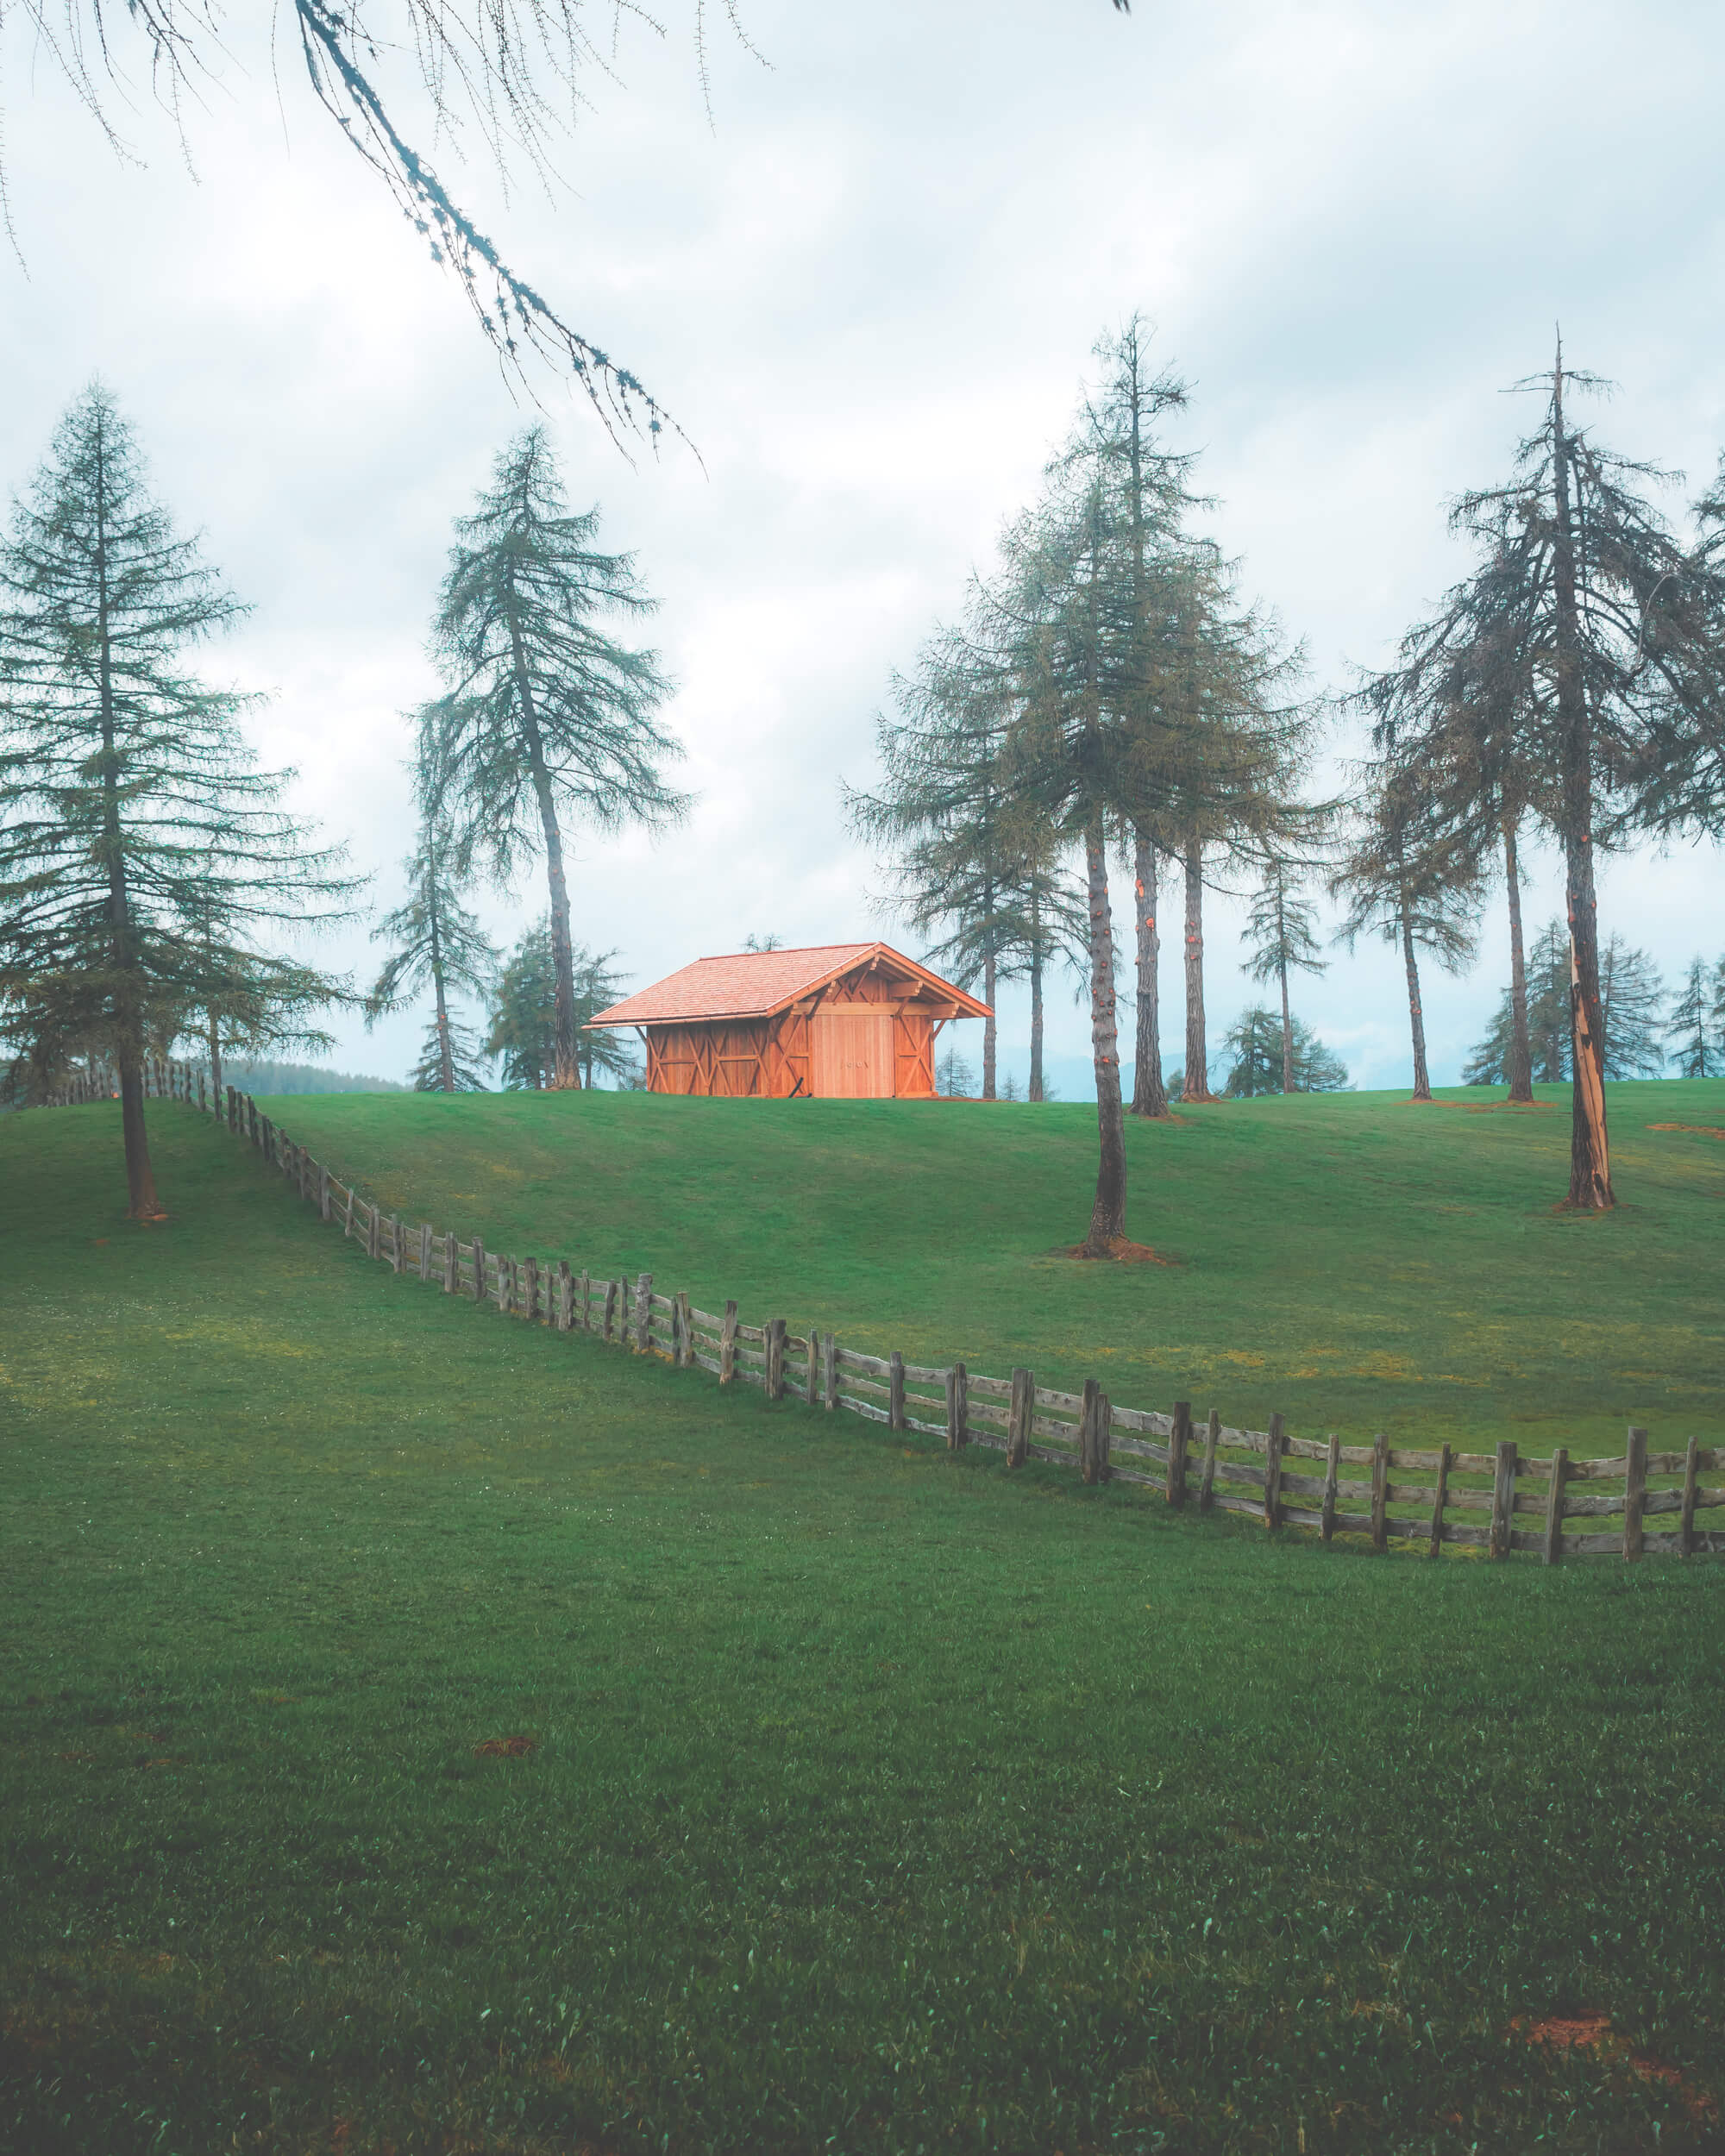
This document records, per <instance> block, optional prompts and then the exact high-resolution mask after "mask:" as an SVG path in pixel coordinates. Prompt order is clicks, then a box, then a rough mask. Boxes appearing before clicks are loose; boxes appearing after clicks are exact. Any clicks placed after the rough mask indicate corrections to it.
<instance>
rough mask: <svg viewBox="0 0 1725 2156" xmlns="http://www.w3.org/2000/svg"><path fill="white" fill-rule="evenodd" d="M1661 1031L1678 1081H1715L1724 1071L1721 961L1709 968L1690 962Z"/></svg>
mask: <svg viewBox="0 0 1725 2156" xmlns="http://www.w3.org/2000/svg"><path fill="white" fill-rule="evenodd" d="M1665 1039H1666V1042H1667V1044H1669V1049H1670V1053H1671V1054H1672V1056H1673V1057H1674V1058H1675V1060H1676V1062H1677V1067H1678V1076H1679V1077H1680V1078H1716V1077H1718V1076H1719V1075H1720V1074H1721V1072H1722V1071H1725V958H1722V959H1720V960H1719V961H1718V962H1717V963H1716V965H1713V966H1709V964H1708V963H1707V962H1706V960H1705V959H1703V958H1700V957H1696V958H1692V959H1691V961H1690V962H1689V968H1688V970H1687V972H1685V974H1684V977H1683V985H1682V987H1680V988H1679V989H1678V993H1677V1000H1676V1002H1675V1003H1674V1004H1673V1005H1672V1008H1671V1012H1670V1013H1669V1015H1668V1016H1667V1018H1666V1019H1665Z"/></svg>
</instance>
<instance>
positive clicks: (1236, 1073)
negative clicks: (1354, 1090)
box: [1222, 1006, 1348, 1100]
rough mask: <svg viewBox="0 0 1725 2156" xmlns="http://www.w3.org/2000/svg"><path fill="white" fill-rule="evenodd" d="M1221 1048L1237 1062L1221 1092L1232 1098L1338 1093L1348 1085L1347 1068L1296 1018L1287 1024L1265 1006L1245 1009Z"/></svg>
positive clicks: (1282, 1018)
mask: <svg viewBox="0 0 1725 2156" xmlns="http://www.w3.org/2000/svg"><path fill="white" fill-rule="evenodd" d="M1289 1031H1292V1034H1293V1055H1292V1057H1291V1059H1290V1058H1289V1053H1288V1037H1289ZM1222 1046H1223V1048H1224V1049H1225V1050H1226V1052H1227V1054H1228V1055H1229V1056H1232V1057H1233V1062H1232V1063H1231V1065H1230V1067H1229V1070H1228V1075H1227V1079H1226V1083H1225V1086H1224V1088H1223V1089H1224V1091H1225V1092H1226V1095H1227V1097H1228V1099H1229V1100H1251V1099H1253V1098H1255V1097H1256V1096H1257V1095H1258V1094H1288V1093H1340V1092H1341V1091H1342V1090H1343V1089H1344V1088H1345V1087H1346V1085H1347V1081H1348V1074H1347V1066H1346V1063H1344V1062H1343V1061H1342V1060H1341V1058H1340V1056H1338V1055H1337V1054H1336V1053H1335V1051H1334V1050H1333V1049H1329V1048H1327V1047H1326V1046H1325V1045H1324V1044H1323V1042H1322V1041H1320V1040H1319V1039H1318V1038H1317V1037H1316V1036H1315V1035H1314V1033H1313V1032H1312V1031H1310V1030H1309V1029H1308V1027H1307V1026H1305V1025H1302V1024H1301V1022H1300V1020H1299V1019H1298V1018H1293V1019H1292V1020H1291V1021H1289V1018H1287V1017H1286V1015H1285V1014H1283V1015H1282V1016H1278V1015H1277V1013H1276V1012H1271V1011H1266V1010H1264V1009H1263V1008H1262V1007H1261V1006H1260V1007H1258V1008H1254V1009H1249V1010H1245V1011H1242V1012H1240V1014H1239V1017H1238V1018H1236V1019H1235V1020H1234V1022H1233V1025H1231V1026H1230V1027H1229V1028H1228V1030H1227V1031H1226V1033H1225V1034H1224V1035H1223V1036H1222Z"/></svg>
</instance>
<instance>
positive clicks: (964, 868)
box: [844, 630, 1083, 1100]
mask: <svg viewBox="0 0 1725 2156" xmlns="http://www.w3.org/2000/svg"><path fill="white" fill-rule="evenodd" d="M894 703H895V705H896V706H897V717H896V718H893V719H890V720H888V719H885V718H882V719H881V720H880V721H879V722H878V724H877V728H876V743H877V749H878V753H879V755H880V758H881V766H882V768H883V771H884V774H885V776H884V780H883V783H882V785H881V787H880V789H879V790H878V791H877V792H875V793H861V792H858V791H856V790H854V789H852V788H849V787H847V788H845V789H844V802H845V807H846V812H847V814H848V815H849V818H850V824H851V827H852V829H853V830H856V832H857V833H858V834H859V835H860V836H862V837H865V838H869V839H871V840H873V841H874V842H875V844H877V845H878V846H880V847H881V849H883V851H884V854H885V857H886V865H887V867H888V872H889V874H890V875H891V878H892V886H891V890H890V893H889V896H888V903H889V904H890V905H891V906H892V908H893V910H894V912H898V913H900V914H901V915H902V916H903V917H904V918H905V919H906V920H907V921H908V922H909V924H911V926H912V927H913V928H914V929H915V930H916V931H918V932H919V934H920V935H922V936H925V937H933V938H934V940H933V941H932V942H931V943H930V944H929V946H928V948H927V949H926V950H925V952H924V957H925V962H927V963H928V964H930V965H931V966H935V967H938V968H939V969H940V970H941V971H943V972H944V973H947V974H949V975H951V977H952V978H953V979H954V980H955V981H957V983H958V985H959V987H963V988H969V987H974V986H975V983H976V982H977V981H979V980H980V981H981V983H982V1000H983V1001H984V1002H985V1003H986V1004H987V1005H988V1012H989V1015H988V1018H986V1019H985V1020H984V1021H983V1026H982V1098H983V1099H984V1100H993V1099H994V1085H995V1056H996V1041H997V1038H998V1032H997V1026H996V1021H995V1018H994V1002H995V995H996V990H997V986H998V983H999V982H1000V981H1001V980H1002V979H1007V980H1010V979H1015V978H1027V979H1028V980H1029V982H1030V989H1031V1097H1032V1100H1039V1099H1040V1098H1041V1094H1042V1040H1043V1025H1044V979H1045V975H1046V971H1047V968H1048V966H1049V963H1050V962H1051V960H1052V959H1053V958H1055V957H1056V956H1070V955H1071V954H1072V953H1073V952H1074V951H1075V950H1077V949H1081V948H1082V939H1083V912H1082V907H1081V906H1079V904H1078V902H1077V899H1076V894H1075V893H1073V891H1072V889H1071V887H1070V884H1069V881H1068V879H1067V877H1066V876H1065V874H1063V871H1062V869H1061V867H1060V850H1061V844H1060V839H1059V836H1058V834H1057V831H1056V830H1055V829H1054V827H1053V825H1052V824H1051V821H1050V819H1049V818H1048V817H1047V816H1046V815H1045V814H1044V813H1042V812H1040V811H1039V809H1038V807H1037V805H1035V804H1034V803H1032V802H1030V801H1027V800H1026V799H1024V798H1023V797H1022V796H1021V795H1019V794H1017V793H1014V791H1013V787H1012V784H1011V777H1010V774H1009V773H1008V772H1007V771H1006V770H1005V769H1004V768H1003V766H1002V752H1003V749H1004V746H1005V743H1006V740H1007V730H1008V726H1009V724H1010V721H1011V718H1012V714H1013V708H1014V705H1013V686H1012V681H1011V677H1010V674H1009V673H1008V671H1007V669H1006V668H1004V667H1001V666H1000V664H999V663H998V662H997V661H996V659H995V658H994V655H992V654H991V653H990V652H988V650H987V649H986V648H984V647H983V646H982V644H981V643H980V642H978V641H977V640H976V639H975V638H974V637H973V636H968V635H966V634H965V633H964V632H963V631H962V630H944V631H943V632H941V633H940V634H939V635H938V636H935V637H933V638H932V639H931V641H930V642H929V643H928V644H926V645H925V647H924V649H923V651H922V653H921V654H920V655H919V660H918V662H917V667H916V670H915V672H914V674H913V675H912V676H910V677H909V678H908V679H906V678H905V677H903V676H895V677H894Z"/></svg>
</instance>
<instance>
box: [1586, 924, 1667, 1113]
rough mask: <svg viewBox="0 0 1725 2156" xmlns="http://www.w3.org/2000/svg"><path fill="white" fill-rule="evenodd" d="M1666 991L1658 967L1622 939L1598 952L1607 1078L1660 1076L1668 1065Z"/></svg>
mask: <svg viewBox="0 0 1725 2156" xmlns="http://www.w3.org/2000/svg"><path fill="white" fill-rule="evenodd" d="M1664 1034H1665V983H1664V982H1663V981H1661V980H1660V978H1659V968H1658V967H1657V966H1655V965H1654V963H1653V960H1652V959H1651V958H1650V957H1649V956H1647V952H1646V951H1644V950H1637V949H1636V948H1635V947H1634V945H1633V944H1632V943H1628V942H1626V941H1625V939H1624V938H1623V937H1622V936H1621V935H1619V934H1617V933H1615V931H1614V933H1613V934H1611V935H1610V936H1609V937H1607V938H1606V940H1605V943H1604V944H1603V947H1602V948H1601V950H1600V953H1599V1039H1600V1064H1601V1068H1602V1069H1603V1072H1604V1074H1605V1075H1606V1077H1607V1078H1657V1077H1659V1076H1660V1075H1662V1073H1663V1072H1664V1070H1665V1045H1664Z"/></svg>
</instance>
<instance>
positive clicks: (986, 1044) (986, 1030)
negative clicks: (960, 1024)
mask: <svg viewBox="0 0 1725 2156" xmlns="http://www.w3.org/2000/svg"><path fill="white" fill-rule="evenodd" d="M982 1000H983V1002H984V1003H986V1004H987V1005H988V1017H987V1018H984V1019H983V1021H982V1098H983V1099H984V1100H993V1099H994V1059H995V1047H996V1042H997V1038H998V1036H997V1034H996V1032H995V1028H994V953H993V952H992V951H990V952H989V954H988V956H987V957H986V958H985V959H984V960H983V961H982Z"/></svg>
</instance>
